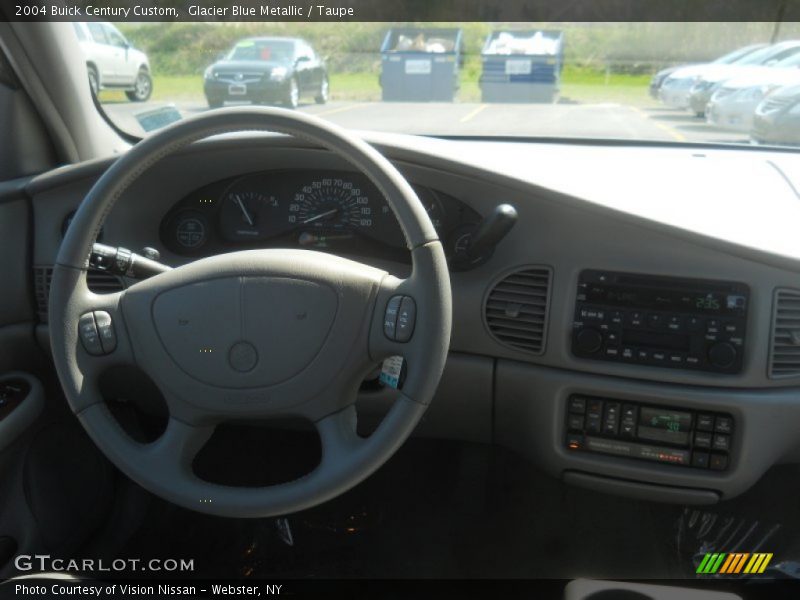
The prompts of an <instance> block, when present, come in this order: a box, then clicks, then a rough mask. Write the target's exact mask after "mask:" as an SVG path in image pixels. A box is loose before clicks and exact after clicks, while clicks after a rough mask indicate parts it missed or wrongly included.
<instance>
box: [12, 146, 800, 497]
mask: <svg viewBox="0 0 800 600" xmlns="http://www.w3.org/2000/svg"><path fill="white" fill-rule="evenodd" d="M367 138H368V140H369V141H372V142H373V143H374V144H376V145H377V146H378V147H379V148H380V149H381V150H382V151H383V152H384V153H385V154H386V155H387V156H388V157H389V158H390V159H391V160H392V161H393V162H394V163H395V165H396V166H397V167H398V168H399V169H400V171H401V172H402V173H403V174H404V175H405V176H406V178H407V179H408V180H409V181H410V182H412V184H414V185H415V186H420V187H421V188H424V189H429V190H435V191H436V193H438V194H442V195H446V196H447V197H448V198H452V199H453V202H456V203H458V204H459V205H460V206H463V207H464V208H463V210H466V211H470V214H471V215H473V216H474V218H479V217H480V216H483V215H487V214H488V213H489V212H490V211H491V210H492V209H493V208H494V207H495V206H496V205H497V204H499V203H510V204H512V205H514V206H515V207H516V209H517V211H518V213H519V222H518V223H517V225H516V226H515V227H514V228H513V229H512V230H511V233H510V234H509V235H508V236H507V237H506V238H505V239H504V240H503V241H502V242H501V243H500V245H499V246H498V247H497V248H496V250H495V252H494V255H493V256H492V257H491V259H490V260H488V261H487V262H485V263H484V264H481V265H479V266H477V267H475V268H473V269H470V270H466V271H457V272H456V271H454V272H452V274H451V281H452V289H453V303H454V306H453V323H454V326H453V333H452V340H451V349H450V351H451V358H450V360H449V363H448V367H447V369H446V371H445V376H444V378H443V380H442V383H441V385H440V388H439V392H438V394H437V399H436V402H434V403H433V406H432V409H431V411H430V412H429V415H428V417H427V419H426V421H425V422H424V423H423V424H422V426H421V428H420V433H422V434H427V435H436V436H440V437H450V438H456V439H465V440H474V441H484V442H489V441H494V442H496V443H500V444H503V445H506V446H509V447H511V448H513V449H515V450H517V451H519V452H521V453H523V454H525V455H526V456H528V457H529V458H530V459H531V460H532V461H533V462H534V463H536V464H537V465H539V466H540V467H541V468H543V469H545V470H547V471H548V472H550V473H552V474H553V475H555V476H557V477H564V478H565V479H567V480H569V481H570V482H572V483H576V484H579V485H584V486H588V487H594V488H596V489H602V490H605V491H610V492H617V493H623V494H628V495H638V496H640V497H646V498H651V499H659V498H660V499H667V500H670V501H682V502H698V503H703V502H714V501H716V500H718V499H720V498H727V497H731V496H734V495H736V494H738V493H741V492H742V491H744V490H745V489H747V487H749V486H750V485H751V484H752V483H754V482H755V481H756V480H757V479H758V478H759V477H760V476H761V475H762V474H763V473H764V472H765V471H766V470H767V469H768V468H769V467H770V466H772V465H773V464H775V463H777V462H780V461H786V460H796V459H797V458H798V454H800V439H798V435H797V432H798V431H800V427H799V426H800V372H798V373H797V374H796V375H794V376H792V374H789V375H790V376H782V377H780V378H776V377H771V376H770V348H771V344H772V343H773V322H774V315H773V312H774V308H773V305H774V301H775V294H776V290H778V289H789V290H791V289H800V281H798V272H800V244H798V241H797V239H796V236H795V235H794V234H793V226H790V223H797V222H798V220H797V217H798V216H800V214H799V213H800V198H798V197H797V193H796V191H795V189H794V187H793V183H792V178H791V177H790V176H789V175H787V173H791V172H792V169H794V170H795V171H797V169H796V168H795V167H794V164H795V163H797V162H798V159H797V158H795V157H794V156H792V155H789V154H775V155H771V154H768V153H764V152H756V151H752V152H751V151H733V150H731V151H725V150H714V151H704V152H701V153H699V152H697V151H695V150H689V149H684V148H674V149H663V148H653V149H647V148H639V149H636V150H633V149H630V148H614V147H574V146H558V145H546V144H542V145H537V144H523V143H501V142H469V141H446V140H428V139H424V138H411V137H403V136H388V135H377V134H370V135H369V136H367ZM108 164H109V161H108V160H103V161H96V162H93V163H88V164H83V165H79V166H76V167H69V168H65V169H60V170H57V171H54V172H51V173H49V174H46V175H43V176H40V177H37V178H35V179H33V180H32V181H30V182H28V183H27V185H26V188H25V189H26V194H27V195H28V196H30V198H31V199H32V206H33V217H32V218H33V225H34V226H33V235H34V243H33V254H32V266H33V267H34V269H37V268H38V269H43V268H47V267H48V266H51V265H52V264H53V262H54V260H55V256H56V254H57V251H58V247H59V244H60V240H61V236H62V227H63V222H64V219H65V217H66V216H67V215H68V214H69V213H70V212H71V211H73V210H75V208H77V206H78V204H79V203H80V201H81V199H82V197H83V195H84V194H85V193H86V192H87V190H88V189H89V188H90V186H91V185H92V183H93V182H94V180H95V179H96V178H97V177H98V176H99V174H100V173H102V171H103V170H104V168H106V167H107V165H108ZM298 169H312V170H317V171H325V172H328V173H336V172H342V173H347V172H349V171H352V168H351V167H350V166H349V165H348V164H347V163H346V162H345V161H343V160H341V159H339V158H336V157H334V156H332V155H331V154H330V153H328V152H326V151H324V150H321V149H318V148H314V147H310V146H307V145H305V144H304V143H302V142H298V141H296V140H291V139H288V138H285V137H282V136H261V135H259V136H250V135H247V136H245V135H236V136H225V137H220V138H215V139H212V140H207V141H205V142H201V143H198V144H195V145H193V146H192V147H191V148H189V149H187V150H185V151H183V152H182V153H181V154H179V155H177V156H173V157H170V158H168V159H166V160H164V161H162V162H161V163H159V164H157V165H156V166H154V167H153V168H152V169H151V171H150V172H149V173H147V174H146V175H145V176H143V177H142V178H141V179H140V180H139V181H137V182H136V183H135V184H134V185H133V186H132V187H131V189H130V190H129V192H128V193H127V197H125V198H123V199H122V201H121V202H119V203H118V204H117V207H116V208H115V209H114V211H113V212H112V213H111V215H110V216H109V218H108V220H107V222H106V225H105V228H104V242H105V243H107V244H112V245H120V246H124V247H127V248H130V249H132V250H134V251H139V250H141V249H142V248H143V247H145V246H150V247H155V248H157V249H158V250H159V251H160V252H161V257H162V260H163V261H164V262H166V263H168V264H171V265H179V264H183V263H185V262H188V261H191V260H192V259H193V258H194V256H196V255H192V254H191V253H185V252H180V251H178V250H176V248H175V246H174V245H170V244H169V243H165V242H164V236H163V235H162V231H161V229H160V228H161V227H162V223H164V222H165V220H168V219H169V215H170V211H174V207H175V206H176V204H177V203H179V202H180V201H181V199H184V198H187V197H189V196H191V194H192V193H193V192H195V191H196V190H198V189H202V188H203V187H204V186H210V185H211V186H213V185H214V184H215V183H217V182H220V181H226V180H231V179H235V178H237V177H240V176H243V175H246V174H248V173H259V172H265V171H270V172H274V173H278V172H280V171H287V172H288V171H297V170H298ZM756 197H757V198H758V200H757V202H756V201H754V198H756ZM471 218H472V217H471ZM473 220H474V219H473ZM356 254H358V253H356ZM355 258H357V259H358V260H362V261H364V262H372V263H373V264H376V265H378V266H381V267H382V268H386V269H387V270H389V271H392V272H394V273H396V274H398V275H402V274H403V273H405V272H406V271H407V270H408V266H407V264H406V262H405V261H404V260H402V257H398V256H397V255H391V254H381V253H375V255H372V256H365V255H364V253H361V255H360V256H355ZM520 269H523V270H528V271H533V272H536V273H547V289H546V309H545V312H544V318H543V330H542V331H541V340H540V347H538V348H537V349H536V351H527V350H525V349H524V348H519V347H515V346H513V345H509V344H508V343H505V342H504V341H503V340H502V339H499V338H498V337H496V336H495V335H493V334H492V333H491V332H490V330H489V329H488V328H487V324H486V319H485V310H486V306H487V296H488V295H489V294H490V292H491V291H492V290H493V289H494V286H495V285H496V284H497V283H498V282H500V281H503V280H504V278H506V277H507V276H508V275H509V274H510V273H515V272H517V271H519V270H520ZM585 269H600V270H607V271H620V272H629V273H643V274H649V275H661V276H670V277H683V278H693V279H702V280H730V281H738V282H743V283H744V284H746V285H747V286H748V287H749V290H750V295H749V307H748V311H747V319H746V320H747V323H746V326H747V339H746V344H745V346H744V352H743V357H742V358H743V360H742V368H741V371H740V372H739V373H735V374H721V373H710V372H701V371H692V370H686V369H665V368H661V367H657V366H649V365H644V364H625V363H616V362H613V363H612V362H603V361H596V360H587V359H585V358H579V357H577V356H576V355H575V354H574V353H573V352H572V351H571V347H570V344H571V333H572V329H573V320H574V315H575V302H576V283H577V281H578V277H579V274H580V272H581V271H583V270H585ZM45 327H46V325H41V326H40V334H41V333H42V332H43V331H44V328H45ZM44 338H45V336H44V335H40V339H42V340H44ZM574 394H589V395H595V396H601V397H604V398H613V399H618V400H620V401H621V402H626V401H630V402H640V403H646V404H650V405H656V406H660V405H664V406H671V407H679V408H680V407H682V408H686V409H695V410H698V411H704V410H705V411H722V412H724V413H726V414H729V415H731V416H732V417H733V418H734V420H735V422H736V428H735V430H734V432H733V435H732V437H733V439H732V450H731V453H730V466H729V468H728V469H727V470H726V471H724V472H719V473H718V472H711V471H708V470H706V471H702V470H699V469H691V468H683V467H676V466H673V465H668V464H656V463H649V462H644V461H637V460H634V459H629V458H620V457H616V456H608V455H604V454H590V453H574V452H571V451H570V450H569V449H568V448H566V447H565V445H564V433H565V429H564V427H565V426H564V414H565V410H566V408H565V407H566V405H567V402H568V399H569V398H570V397H571V396H572V395H574ZM390 400H391V392H390V391H388V390H379V391H373V392H369V393H365V394H364V398H363V402H362V404H363V405H364V413H365V421H366V422H369V420H370V418H378V417H379V416H380V414H381V411H382V410H383V408H384V407H385V406H386V405H387V404H388V402H390Z"/></svg>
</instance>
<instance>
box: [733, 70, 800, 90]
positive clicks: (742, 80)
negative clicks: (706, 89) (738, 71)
mask: <svg viewBox="0 0 800 600" xmlns="http://www.w3.org/2000/svg"><path fill="white" fill-rule="evenodd" d="M798 81H800V69H798V68H796V67H785V68H775V67H759V70H758V71H750V72H748V73H745V74H743V75H737V76H735V77H732V78H731V79H729V80H728V81H726V82H725V87H726V88H729V89H745V88H750V87H756V86H760V85H771V84H775V85H786V84H789V83H796V82H798Z"/></svg>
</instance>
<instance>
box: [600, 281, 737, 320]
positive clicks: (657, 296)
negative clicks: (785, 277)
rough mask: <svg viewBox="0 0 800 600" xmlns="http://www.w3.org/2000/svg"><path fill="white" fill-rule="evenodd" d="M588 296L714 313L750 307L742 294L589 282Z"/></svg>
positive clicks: (734, 312)
mask: <svg viewBox="0 0 800 600" xmlns="http://www.w3.org/2000/svg"><path fill="white" fill-rule="evenodd" d="M586 299H587V301H589V302H591V303H594V304H610V305H614V306H632V307H637V308H645V309H648V308H649V309H656V310H665V311H675V312H691V313H705V314H713V315H735V316H739V315H742V314H744V311H745V309H746V307H747V298H746V296H744V295H742V294H728V293H723V292H693V291H681V290H668V289H653V288H645V287H638V288H637V287H627V286H626V287H618V286H611V285H602V286H600V285H590V286H589V289H588V290H587V293H586Z"/></svg>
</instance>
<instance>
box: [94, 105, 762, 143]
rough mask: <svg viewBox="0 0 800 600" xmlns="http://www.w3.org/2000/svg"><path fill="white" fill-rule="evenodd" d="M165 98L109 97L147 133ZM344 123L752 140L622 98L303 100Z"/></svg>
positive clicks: (190, 108) (470, 131)
mask: <svg viewBox="0 0 800 600" xmlns="http://www.w3.org/2000/svg"><path fill="white" fill-rule="evenodd" d="M166 105H167V104H166V103H163V102H145V103H129V102H119V103H106V104H104V108H105V109H106V111H107V112H108V114H109V116H110V117H111V118H112V119H113V120H114V121H115V122H116V123H117V124H118V125H119V126H121V127H122V128H123V129H125V130H126V131H129V132H131V133H137V134H140V133H142V130H141V128H140V127H139V125H138V122H137V120H136V114H138V113H141V112H146V111H149V110H152V109H155V108H158V107H162V106H166ZM175 106H176V108H177V109H178V110H179V111H180V112H181V114H182V115H183V116H184V117H187V116H189V115H193V114H197V113H199V112H203V111H205V110H207V109H208V108H207V106H206V105H205V104H203V103H200V102H177V103H175ZM299 110H301V111H303V112H307V113H310V114H315V115H317V116H320V117H322V118H324V119H328V120H330V121H332V122H334V123H337V124H339V125H342V126H344V127H348V128H353V129H363V130H377V131H390V132H397V133H411V134H437V135H459V136H469V135H476V136H487V135H498V136H531V137H579V138H598V139H605V138H614V139H630V140H657V141H666V142H706V143H707V142H712V143H717V142H719V143H747V142H748V140H747V137H746V135H743V134H741V133H733V132H728V131H724V130H721V129H717V128H715V127H712V126H710V125H708V124H707V123H706V122H705V121H704V120H702V119H699V118H696V117H694V116H692V115H691V114H690V113H688V112H685V111H680V110H676V109H670V108H665V107H663V106H661V105H659V104H657V103H656V102H655V101H653V102H652V105H648V104H644V105H636V106H634V105H626V104H619V103H596V104H578V103H570V102H569V101H565V100H562V101H561V102H559V103H557V104H481V103H405V102H403V103H400V102H346V101H337V102H330V103H328V104H324V105H317V104H311V105H304V106H301V107H300V108H299Z"/></svg>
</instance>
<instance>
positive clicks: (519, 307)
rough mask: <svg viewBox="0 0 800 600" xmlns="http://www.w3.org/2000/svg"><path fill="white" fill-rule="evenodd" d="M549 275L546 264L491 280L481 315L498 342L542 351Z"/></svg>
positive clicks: (533, 350) (536, 351)
mask: <svg viewBox="0 0 800 600" xmlns="http://www.w3.org/2000/svg"><path fill="white" fill-rule="evenodd" d="M551 277H552V271H551V269H550V268H548V267H524V268H521V269H518V270H515V271H513V272H511V273H509V274H507V275H505V276H504V277H503V278H502V279H501V280H499V281H498V282H497V283H495V284H494V286H493V287H492V289H491V290H490V291H489V294H488V296H486V302H485V304H484V318H485V320H486V326H487V327H488V328H489V331H490V332H491V333H492V335H493V336H494V338H495V339H496V340H497V341H498V342H500V343H501V344H503V345H505V346H510V347H511V348H514V349H515V350H521V351H523V352H529V353H531V354H541V353H542V352H544V342H545V336H546V333H547V305H548V299H549V295H550V278H551Z"/></svg>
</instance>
